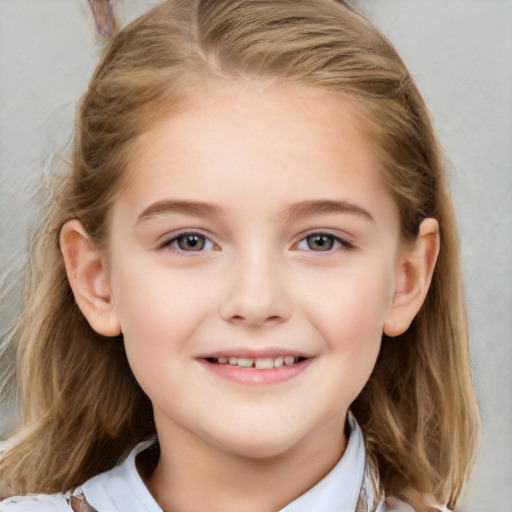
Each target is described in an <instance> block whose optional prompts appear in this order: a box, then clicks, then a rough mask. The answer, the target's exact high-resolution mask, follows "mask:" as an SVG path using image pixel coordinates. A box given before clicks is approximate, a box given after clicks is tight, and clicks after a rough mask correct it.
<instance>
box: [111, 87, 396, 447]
mask: <svg viewBox="0 0 512 512" xmlns="http://www.w3.org/2000/svg"><path fill="white" fill-rule="evenodd" d="M354 119H355V117H354V111H353V109H351V108H350V107H349V105H348V104H347V103H345V102H343V101H342V100H341V99H339V98H336V97H334V96H330V95H328V94H326V93H321V92H317V91H313V90H309V89H306V88H299V87H293V88H292V87H291V86H287V87H285V86H281V87H274V88H269V87H265V86H263V85H261V84H260V85H254V84H253V85H235V84H233V85H229V86H228V85H225V84H224V85H223V86H222V87H218V88H216V87H214V86H212V87H211V88H209V89H207V90H206V91H204V95H203V96H200V97H198V98H196V99H195V100H194V101H193V102H192V105H191V106H190V107H188V108H187V109H186V110H185V111H183V112H182V113H180V114H177V115H174V116H172V117H170V118H168V119H166V120H165V122H163V123H161V124H159V125H157V126H155V127H154V128H153V129H152V131H150V132H149V133H147V134H146V135H145V136H144V137H143V139H142V140H141V141H140V145H139V146H138V149H137V151H136V154H135V156H134V158H133V159H132V162H131V165H130V169H129V170H128V172H129V173H130V174H129V179H128V185H127V187H126V188H125V189H124V190H123V191H122V193H121V195H120V197H119V199H118V200H117V203H116V204H115V207H114V209H113V214H112V224H111V232H110V245H109V266H110V270H109V272H110V275H109V276H110V285H111V290H112V296H113V304H114V309H115V313H116V315H117V317H118V318H119V321H120V324H121V327H122V331H123V334H124V340H125V344H126V351H127V354H128V359H129V362H130V365H131V367H132V369H133V372H134V374H135V376H136V378H137V380H138V381H139V383H140V385H141V386H142V388H143V389H144V391H145V392H146V393H147V394H148V396H149V397H150V399H151V401H152V403H153V406H154V412H155V420H156V424H157V429H158V432H159V435H160V437H163V436H165V437H167V436H172V437H173V439H176V440H178V439H180V438H181V439H182V438H184V437H186V438H187V439H188V441H189V442H190V441H191V440H192V442H195V441H197V442H198V443H200V444H201V443H203V442H204V441H206V442H207V444H208V445H209V446H212V445H214V446H216V447H217V448H220V449H221V450H224V451H229V452H234V453H237V454H240V455H242V456H248V457H253V456H256V457H265V456H272V455H277V454H280V453H284V452H285V451H286V450H288V449H304V448H306V447H307V446H310V447H314V449H315V450H318V451H321V450H322V448H323V447H324V448H325V449H330V450H332V447H333V446H339V443H340V442H342V441H340V438H341V433H342V431H343V424H344V422H345V418H346V413H347V409H348V407H349V405H350V403H351V402H352V401H353V400H354V399H355V398H356V396H357V395H358V394H359V392H360V391H361V389H362V388H363V386H364V384H365V383H366V381H367V380H368V377H369V376H370V373H371V371H372V368H373V366H374V363H375V360H376V357H377V354H378V351H379V347H380V343H381V335H382V331H383V326H384V323H385V321H386V319H387V317H388V314H389V311H390V305H391V302H392V298H393V295H394V292H395V283H396V275H397V265H398V260H399V256H400V247H401V244H400V235H399V232H400V228H399V219H398V212H397V207H396V205H395V203H394V201H393V200H392V198H391V196H390V194H389V193H388V192H387V191H386V189H385V187H384V185H383V181H382V179H381V170H380V168H379V164H378V162H377V161H376V158H375V155H374V153H373V151H372V142H371V141H370V140H369V139H368V138H367V137H366V136H365V135H363V134H362V133H361V132H359V131H358V130H357V129H356V128H355V121H354ZM222 358H239V359H238V364H236V365H230V364H229V363H223V362H222V361H224V359H222ZM283 358H284V361H283ZM289 358H291V361H295V364H291V365H287V364H284V362H287V363H288V362H290V360H289ZM293 358H299V359H295V360H294V359H293ZM303 358H304V359H303ZM247 359H249V361H247ZM219 360H220V361H219ZM250 360H254V361H255V363H254V364H257V365H258V366H267V365H275V366H276V367H275V368H273V369H258V368H254V367H252V368H244V367H243V365H244V364H249V365H250V364H251V361H250ZM234 361H235V360H233V361H232V362H234ZM297 361H298V362H297ZM280 365H283V366H280ZM180 436H181V437H180ZM333 442H334V443H338V444H334V445H333Z"/></svg>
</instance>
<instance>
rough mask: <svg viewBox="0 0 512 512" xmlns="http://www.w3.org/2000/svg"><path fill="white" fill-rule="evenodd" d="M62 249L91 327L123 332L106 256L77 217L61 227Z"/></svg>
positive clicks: (100, 331)
mask: <svg viewBox="0 0 512 512" xmlns="http://www.w3.org/2000/svg"><path fill="white" fill-rule="evenodd" d="M60 248H61V251H62V255H63V256H64V263H65V265H66V273H67V276H68V280H69V284H70V285H71V289H72V290H73V295H74V296H75V301H76V303H77V305H78V307H79V308H80V310H81V311H82V313H83V315H84V316H85V318H87V321H88V322H89V324H90V325H91V327H92V328H93V329H94V330H95V331H96V332H97V333H98V334H101V335H103V336H117V335H118V334H121V326H120V323H119V320H118V318H117V315H116V314H115V312H114V307H113V300H112V293H111V290H110V281H109V274H108V267H107V264H106V258H105V257H104V256H103V255H102V254H101V253H100V252H99V251H98V250H97V249H96V248H95V247H94V246H93V244H92V242H91V241H90V239H89V237H88V235H87V232H86V231H85V229H84V227H83V226H82V224H81V223H80V222H79V221H78V220H75V219H73V220H70V221H68V222H66V223H65V224H64V226H63V227H62V229H61V231H60Z"/></svg>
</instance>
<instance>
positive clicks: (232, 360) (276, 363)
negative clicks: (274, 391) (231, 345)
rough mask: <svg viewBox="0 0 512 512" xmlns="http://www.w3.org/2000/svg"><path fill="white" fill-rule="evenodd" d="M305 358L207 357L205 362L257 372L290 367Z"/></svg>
mask: <svg viewBox="0 0 512 512" xmlns="http://www.w3.org/2000/svg"><path fill="white" fill-rule="evenodd" d="M306 359H307V358H305V357H294V356H277V357H259V358H250V357H235V356H231V357H208V358H207V359H206V360H207V361H208V362H209V363H214V364H230V365H231V366H238V367H239V368H256V369H257V370H271V369H273V368H281V367H282V366H292V365H294V364H297V363H300V362H301V361H304V360H306Z"/></svg>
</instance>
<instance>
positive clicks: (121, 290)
mask: <svg viewBox="0 0 512 512" xmlns="http://www.w3.org/2000/svg"><path fill="white" fill-rule="evenodd" d="M141 269H143V270H141ZM112 287H113V291H114V302H115V308H116V312H117V315H118V318H119V321H120V323H121V329H122V332H123V335H124V338H125V345H126V347H127V352H130V351H137V352H140V353H141V357H142V358H143V359H144V358H151V357H154V353H155V352H163V351H166V350H167V351H168V350H172V351H173V352H174V353H176V352H179V351H180V350H181V349H182V348H183V346H184V345H185V343H186V341H187V340H188V339H189V338H190V336H191V335H192V333H193V332H194V329H195V328H196V326H197V325H198V323H199V319H200V317H201V316H202V315H203V314H204V312H205V310H206V308H207V304H206V303H205V301H206V300H207V295H206V294H204V293H202V292H201V289H199V288H198V287H197V286H195V284H194V283H193V282H191V281H190V279H187V277H186V276H184V275H183V273H179V272H169V271H167V272H165V271H162V269H158V268H157V269H153V268H151V267H150V266H148V265H138V264H135V265H129V264H127V265H123V266H121V267H118V268H117V272H116V274H114V275H113V282H112ZM148 348H151V351H148V350H147V349H148Z"/></svg>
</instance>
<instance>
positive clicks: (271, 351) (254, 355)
mask: <svg viewBox="0 0 512 512" xmlns="http://www.w3.org/2000/svg"><path fill="white" fill-rule="evenodd" d="M279 356H293V357H304V358H309V357H312V355H311V354H307V353H305V352H302V351H300V350H294V349H290V348H279V347H269V348H257V349H254V348H248V347H238V348H236V347H233V348H226V349H220V350H216V351H214V352H208V353H206V354H204V355H201V356H199V358H198V359H208V358H219V357H246V358H249V359H264V358H269V357H271V358H275V357H279Z"/></svg>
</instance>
